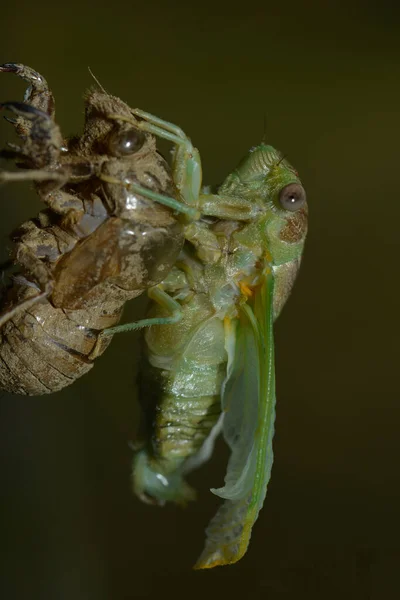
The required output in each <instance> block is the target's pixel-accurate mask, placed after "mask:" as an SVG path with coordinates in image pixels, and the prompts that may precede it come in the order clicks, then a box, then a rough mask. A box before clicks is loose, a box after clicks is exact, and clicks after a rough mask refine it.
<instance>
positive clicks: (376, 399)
mask: <svg viewBox="0 0 400 600" xmlns="http://www.w3.org/2000/svg"><path fill="white" fill-rule="evenodd" d="M393 6H394V3H393V2H389V1H388V0H380V1H379V2H377V1H375V2H372V1H369V2H365V1H363V2H362V1H361V0H360V1H357V0H356V1H353V2H328V3H321V2H318V1H316V0H315V1H313V0H309V1H304V2H298V1H295V0H286V2H284V3H279V2H265V1H264V2H257V1H255V2H252V3H250V4H241V5H237V4H234V3H232V2H210V1H209V0H203V2H201V3H199V4H196V5H193V4H192V3H187V4H183V3H182V4H177V3H172V2H169V3H166V2H151V1H149V2H147V3H145V2H135V0H133V1H132V2H130V3H129V4H127V3H125V2H121V1H120V0H115V1H114V2H112V3H108V2H102V0H97V1H96V2H94V1H93V0H89V1H88V2H86V3H84V2H77V1H76V0H70V1H69V2H68V3H66V4H54V3H53V2H43V1H40V0H39V1H37V2H27V1H26V0H20V1H19V2H18V3H17V4H14V5H12V6H8V8H7V12H5V10H3V11H2V14H1V22H0V63H3V62H13V61H14V62H22V63H25V64H28V65H30V66H32V67H33V68H35V69H36V70H38V71H39V72H41V73H42V74H43V75H44V76H45V77H46V78H47V80H48V82H49V84H50V86H51V88H52V90H53V92H54V94H55V98H56V105H57V122H58V123H59V124H60V125H61V127H62V130H63V132H64V134H65V135H67V134H72V133H77V132H79V131H80V130H81V127H82V124H83V103H82V94H83V92H84V90H85V89H86V88H87V87H88V86H90V85H92V83H93V81H92V79H91V77H90V75H89V72H88V68H87V67H88V66H90V67H91V69H92V70H93V72H94V73H95V74H96V76H97V77H98V78H99V80H100V81H101V83H102V84H103V85H104V86H105V88H106V89H107V90H108V91H109V92H111V93H112V94H114V95H117V96H120V97H121V98H122V99H123V100H125V101H126V102H128V104H130V105H131V106H139V107H141V108H144V109H146V110H148V111H150V112H152V113H154V114H156V115H159V116H160V117H163V118H165V119H168V120H170V121H172V122H176V123H178V124H179V125H181V127H182V128H183V129H184V130H185V131H186V132H187V133H188V134H189V135H190V136H191V138H192V140H193V141H194V143H195V144H196V145H197V146H198V148H199V149H200V152H201V154H202V159H203V167H204V181H205V183H218V182H220V181H221V180H222V179H223V178H224V177H225V176H226V175H227V174H228V173H229V172H230V171H231V170H232V169H233V168H234V167H235V166H236V164H237V162H238V161H239V160H240V159H241V157H242V156H243V155H244V154H245V153H246V152H247V150H248V149H249V148H250V147H251V146H253V145H255V144H257V143H259V142H260V140H261V138H262V136H263V131H264V118H265V122H266V134H267V136H266V137H267V141H268V143H271V144H273V145H274V146H276V147H277V148H279V149H280V150H281V151H282V152H284V153H285V154H286V155H287V157H288V159H289V160H290V162H291V163H292V164H294V165H295V166H296V168H297V169H298V171H299V173H300V175H301V177H302V180H303V182H304V186H305V188H306V190H307V194H308V202H309V210H310V220H309V236H308V242H307V247H306V252H305V256H304V262H303V267H302V270H301V273H300V276H299V279H298V282H297V284H296V286H295V289H294V292H293V295H292V298H291V300H290V301H289V302H288V305H287V307H286V308H285V310H284V312H283V314H282V317H281V318H280V320H279V322H278V323H277V325H276V362H277V386H278V405H277V422H276V435H275V443H274V450H275V464H274V468H273V474H272V479H271V483H270V486H269V490H268V495H267V499H266V502H265V505H264V509H263V511H262V512H261V514H260V517H259V520H258V522H257V524H256V526H255V528H254V533H253V537H252V542H251V545H250V548H249V551H248V553H247V555H246V556H245V558H244V559H243V560H242V561H241V562H240V563H238V564H237V565H235V566H232V567H224V568H219V569H215V570H213V571H208V572H194V571H192V570H191V567H192V565H193V563H194V562H195V560H196V558H197V556H198V555H199V553H200V551H201V549H202V544H203V539H204V528H205V526H206V525H207V523H208V521H209V519H210V518H211V517H212V516H213V514H214V513H215V511H216V508H217V506H218V499H217V498H216V497H214V496H213V495H212V494H211V493H210V492H209V488H210V487H214V486H215V487H218V486H219V485H220V484H221V483H222V480H223V476H224V472H225V466H226V459H227V452H226V450H225V448H224V446H223V444H222V443H220V445H219V446H218V447H217V451H216V453H215V455H214V457H213V459H212V461H211V462H210V463H209V464H208V465H207V466H206V467H205V468H203V469H202V470H200V471H198V472H196V473H194V474H193V476H192V477H191V482H192V483H193V485H195V486H196V487H197V489H198V491H199V498H198V501H197V502H196V503H193V504H192V505H191V506H189V507H188V508H187V509H186V510H180V509H178V508H174V507H166V508H164V509H158V508H154V507H150V506H146V505H143V504H141V503H140V502H139V501H138V500H137V499H136V498H134V497H133V496H132V494H131V492H130V484H129V477H130V462H131V455H132V451H131V450H130V448H129V446H128V442H129V440H131V439H132V437H133V435H134V433H135V431H136V425H137V423H138V407H137V404H136V387H135V374H136V365H137V360H138V344H137V341H138V340H137V336H135V335H134V334H131V335H121V336H120V337H119V338H114V341H113V343H112V345H111V346H110V348H109V349H108V351H107V352H106V353H105V355H104V356H103V357H101V358H100V359H99V360H98V361H97V363H96V365H95V367H94V368H93V370H92V371H91V372H90V374H88V375H86V376H85V377H83V378H82V379H81V380H80V381H78V382H77V383H75V384H74V385H73V386H72V387H70V388H67V389H65V390H64V391H62V392H60V393H57V394H54V395H52V396H49V397H36V398H26V397H17V396H14V397H12V396H10V395H4V396H3V397H1V399H0V413H1V415H0V461H1V464H0V472H1V492H0V506H1V514H0V548H1V553H2V556H1V560H0V571H1V575H0V588H1V597H4V598H9V599H14V598H16V599H18V600H20V599H21V600H22V599H25V598H29V599H30V600H33V599H39V598H40V599H41V600H47V599H49V600H50V599H52V600H53V599H55V598H57V600H62V599H64V598H65V600H72V599H74V600H81V599H82V600H83V599H85V600H103V599H104V600H105V599H107V600H108V599H113V600H118V599H129V598H141V597H149V598H152V597H162V596H163V595H166V596H170V595H171V594H173V595H174V597H176V598H179V597H182V596H185V597H188V596H189V595H190V596H192V595H193V596H194V597H207V596H211V595H212V596H214V595H215V596H216V595H217V594H224V597H225V598H235V597H241V596H243V595H244V594H246V595H248V596H249V597H252V598H261V597H268V598H269V599H275V598H299V597H300V598H303V597H307V598H337V597H338V596H339V595H340V597H341V598H357V599H358V598H360V599H365V600H366V599H378V598H379V599H381V598H384V599H390V598H397V597H398V593H399V590H398V589H397V590H396V585H397V582H398V565H399V558H400V545H399V536H400V528H399V518H398V514H399V511H398V507H399V492H400V485H399V477H398V466H397V465H398V455H399V450H400V443H399V436H398V431H399V420H400V408H399V402H398V397H399V391H398V388H399V377H398V373H399V367H398V362H399V352H398V348H399V333H400V332H399V327H398V321H399V319H398V310H397V309H396V307H397V306H398V293H399V281H398V279H399V269H398V252H399V249H400V240H399V233H398V228H399V219H400V198H399V150H398V139H397V135H398V130H399V129H398V128H399V119H398V107H399V99H400V45H399V33H400V26H399V10H398V9H394V8H393ZM4 8H5V7H4ZM24 90H25V86H24V83H23V82H21V81H20V80H19V79H18V78H16V77H15V76H14V75H8V74H2V75H1V79H0V99H1V101H6V100H20V99H21V98H22V95H23V92H24ZM0 137H1V146H4V143H5V141H6V140H13V139H14V137H13V133H12V127H11V126H10V125H9V124H7V123H6V122H2V123H1V124H0ZM1 166H2V167H3V168H5V167H6V164H5V163H4V162H3V163H2V165H1ZM0 196H1V198H0V202H1V204H0V206H1V215H2V217H1V220H0V236H1V239H0V245H1V252H2V254H1V257H2V259H4V258H5V257H6V256H7V247H8V245H9V242H8V234H9V233H10V231H11V230H12V229H13V228H14V227H16V226H17V225H18V224H20V223H21V222H23V221H24V220H26V219H28V218H29V217H32V216H34V215H35V214H36V213H37V212H38V210H40V208H42V207H41V206H40V203H39V202H38V200H37V198H36V197H35V195H34V194H33V193H32V192H31V191H30V188H29V185H28V184H10V185H8V186H6V187H5V186H4V187H2V188H1V189H0ZM132 305H133V306H130V307H129V308H128V310H127V312H126V313H125V317H126V319H131V318H134V315H137V314H138V313H140V311H141V310H142V304H141V303H140V301H139V302H137V303H136V304H135V302H133V303H132Z"/></svg>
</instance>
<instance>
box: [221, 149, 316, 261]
mask: <svg viewBox="0 0 400 600" xmlns="http://www.w3.org/2000/svg"><path fill="white" fill-rule="evenodd" d="M219 193H220V194H221V193H222V194H226V195H229V196H241V197H244V198H246V200H248V201H250V202H252V203H254V204H256V205H257V206H258V207H259V213H258V215H259V216H257V218H256V219H255V220H254V223H253V225H255V226H256V229H257V235H256V236H255V237H256V238H257V241H259V239H260V236H261V238H262V245H263V247H264V248H266V249H268V252H269V254H270V255H271V259H272V260H271V262H272V264H273V265H276V266H277V265H280V264H283V263H287V262H291V261H293V260H297V259H299V258H300V256H301V253H302V250H303V246H304V241H305V238H306V234H307V215H308V210H307V200H306V193H305V190H304V188H303V186H302V184H301V181H300V178H299V176H298V173H297V171H296V170H295V169H294V168H293V167H292V166H291V165H290V163H289V162H288V161H287V160H286V159H285V157H284V156H282V155H281V154H280V153H279V152H278V151H277V150H275V148H273V147H272V146H267V145H266V144H261V145H259V146H256V147H255V148H252V149H251V150H250V152H249V153H248V154H247V156H246V157H245V158H244V159H243V160H242V161H241V163H240V164H239V166H238V167H237V168H236V170H235V171H234V172H233V173H232V174H231V175H229V177H228V178H227V179H226V181H225V182H224V183H223V185H222V186H221V188H220V189H219ZM248 232H249V238H250V236H251V237H252V238H253V239H254V227H252V228H251V230H250V229H248ZM249 241H251V240H250V239H249Z"/></svg>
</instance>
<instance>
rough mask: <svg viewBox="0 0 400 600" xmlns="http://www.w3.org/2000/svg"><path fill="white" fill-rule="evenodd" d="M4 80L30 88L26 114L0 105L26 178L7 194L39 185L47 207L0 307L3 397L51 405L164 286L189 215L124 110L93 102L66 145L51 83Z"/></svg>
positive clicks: (21, 251) (96, 98)
mask: <svg viewBox="0 0 400 600" xmlns="http://www.w3.org/2000/svg"><path fill="white" fill-rule="evenodd" d="M0 72H11V73H15V74H17V75H19V76H20V77H21V78H22V79H24V80H26V81H28V82H29V84H30V87H29V89H28V91H27V93H26V94H25V98H24V102H10V103H3V104H0V108H2V109H7V110H9V111H11V112H12V113H14V116H15V118H14V119H13V120H12V122H13V123H14V125H15V128H16V132H17V134H18V135H19V136H20V138H21V140H22V142H21V146H16V145H10V150H9V151H7V152H6V154H7V155H10V156H11V157H13V158H14V159H16V160H17V164H18V166H19V167H21V168H22V170H20V171H15V172H1V173H0V182H7V181H19V180H31V181H33V182H34V186H35V189H36V191H37V193H38V194H39V196H40V198H41V199H42V200H43V202H44V203H45V204H46V205H47V207H48V208H47V209H45V210H43V211H41V212H40V213H39V215H38V216H37V217H36V218H35V219H31V220H30V221H27V222H26V223H24V224H23V225H22V226H21V227H20V228H19V229H18V230H17V232H15V234H14V235H13V240H14V242H15V249H14V252H13V257H12V258H13V261H14V262H15V263H16V264H17V265H19V266H20V271H21V272H20V274H19V275H17V276H16V277H13V282H12V284H11V285H10V286H9V287H8V288H7V289H6V291H5V293H4V294H3V299H2V305H1V314H0V333H1V340H0V387H2V388H3V389H5V390H8V391H10V392H13V393H17V394H29V395H38V394H46V393H51V392H55V391H57V390H60V389H62V388H64V387H65V386H67V385H69V384H71V383H73V382H74V381H75V379H77V378H78V377H80V376H81V375H83V374H84V373H86V372H87V371H88V370H89V369H90V368H91V367H92V365H93V359H94V357H95V356H98V355H100V354H102V352H103V351H104V350H105V348H106V347H107V346H108V344H109V342H110V340H111V337H112V336H105V337H103V336H101V332H102V331H103V330H104V329H106V328H110V327H112V326H114V325H115V324H116V323H117V322H118V321H119V319H120V316H121V313H122V308H123V306H124V304H125V302H126V301H127V300H130V299H132V298H135V297H136V296H138V295H139V294H140V293H141V292H142V291H143V290H145V289H148V288H150V287H151V286H154V285H156V284H158V283H159V282H160V281H162V280H163V279H164V278H165V276H166V275H167V274H168V272H169V270H170V269H171V268H172V266H173V265H174V263H175V261H176V259H177V256H178V254H179V252H180V249H181V247H182V244H183V241H184V235H183V231H182V226H181V223H180V221H179V218H178V213H179V212H182V213H189V214H190V211H193V209H190V208H189V207H185V206H184V205H182V204H181V203H180V202H179V200H174V198H175V197H176V196H177V194H176V190H175V188H174V185H173V182H172V179H171V175H170V170H169V167H168V165H167V163H166V162H165V160H164V159H163V158H162V156H161V155H160V154H159V153H158V152H157V150H156V141H155V137H154V135H152V134H150V133H148V132H144V131H142V130H141V129H140V122H141V121H140V119H138V118H137V117H135V116H134V115H133V113H132V110H131V109H130V108H129V107H128V106H127V105H126V104H125V103H124V102H122V101H121V100H120V99H119V98H116V97H114V96H111V95H109V94H108V93H106V92H105V91H104V90H92V91H89V92H88V93H87V94H86V98H85V103H86V115H85V125H84V131H83V134H82V135H81V136H80V137H75V138H72V139H69V140H64V139H63V137H62V135H61V132H60V129H59V127H58V125H57V124H56V123H55V121H54V100H53V96H52V93H51V92H50V90H49V88H48V86H47V83H46V81H45V79H44V78H43V77H42V76H41V75H39V74H38V73H36V72H35V71H33V70H32V69H30V68H29V67H26V66H24V65H19V64H13V63H12V64H6V65H3V66H0ZM171 196H172V199H171Z"/></svg>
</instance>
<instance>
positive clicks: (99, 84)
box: [88, 67, 108, 94]
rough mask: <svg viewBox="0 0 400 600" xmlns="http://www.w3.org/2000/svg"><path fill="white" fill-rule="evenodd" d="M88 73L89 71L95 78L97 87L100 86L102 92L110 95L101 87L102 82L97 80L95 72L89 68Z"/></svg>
mask: <svg viewBox="0 0 400 600" xmlns="http://www.w3.org/2000/svg"><path fill="white" fill-rule="evenodd" d="M88 71H89V73H90V75H91V76H92V77H93V79H94V80H95V82H96V83H97V85H98V86H99V88H100V89H101V91H102V92H104V93H105V94H108V92H107V90H106V89H105V88H104V87H103V86H102V85H101V83H100V81H99V80H98V79H97V77H96V75H95V74H94V73H93V71H92V69H91V68H90V67H88Z"/></svg>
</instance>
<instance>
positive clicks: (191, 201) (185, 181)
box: [132, 109, 202, 208]
mask: <svg viewBox="0 0 400 600" xmlns="http://www.w3.org/2000/svg"><path fill="white" fill-rule="evenodd" d="M132 112H133V114H134V115H135V116H137V117H139V118H140V119H143V121H140V122H139V127H140V128H141V129H143V130H144V131H148V132H149V133H152V134H153V135H156V136H157V137H159V138H162V139H165V140H168V141H169V142H172V143H173V144H174V146H175V150H174V155H173V161H172V170H173V177H174V183H175V185H176V187H177V188H178V190H179V192H180V194H181V196H182V197H183V199H184V201H185V203H186V204H188V205H189V206H194V207H196V208H198V199H199V194H200V189H201V183H202V169H201V158H200V153H199V151H198V150H197V148H195V147H194V146H193V144H192V142H191V140H190V138H189V137H188V136H187V135H186V134H185V132H184V131H182V129H181V128H180V127H178V126H177V125H174V124H173V123H169V122H168V121H164V120H163V119H159V118H158V117H155V116H154V115H151V114H150V113H147V112H144V111H143V110H140V109H134V110H133V111H132Z"/></svg>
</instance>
